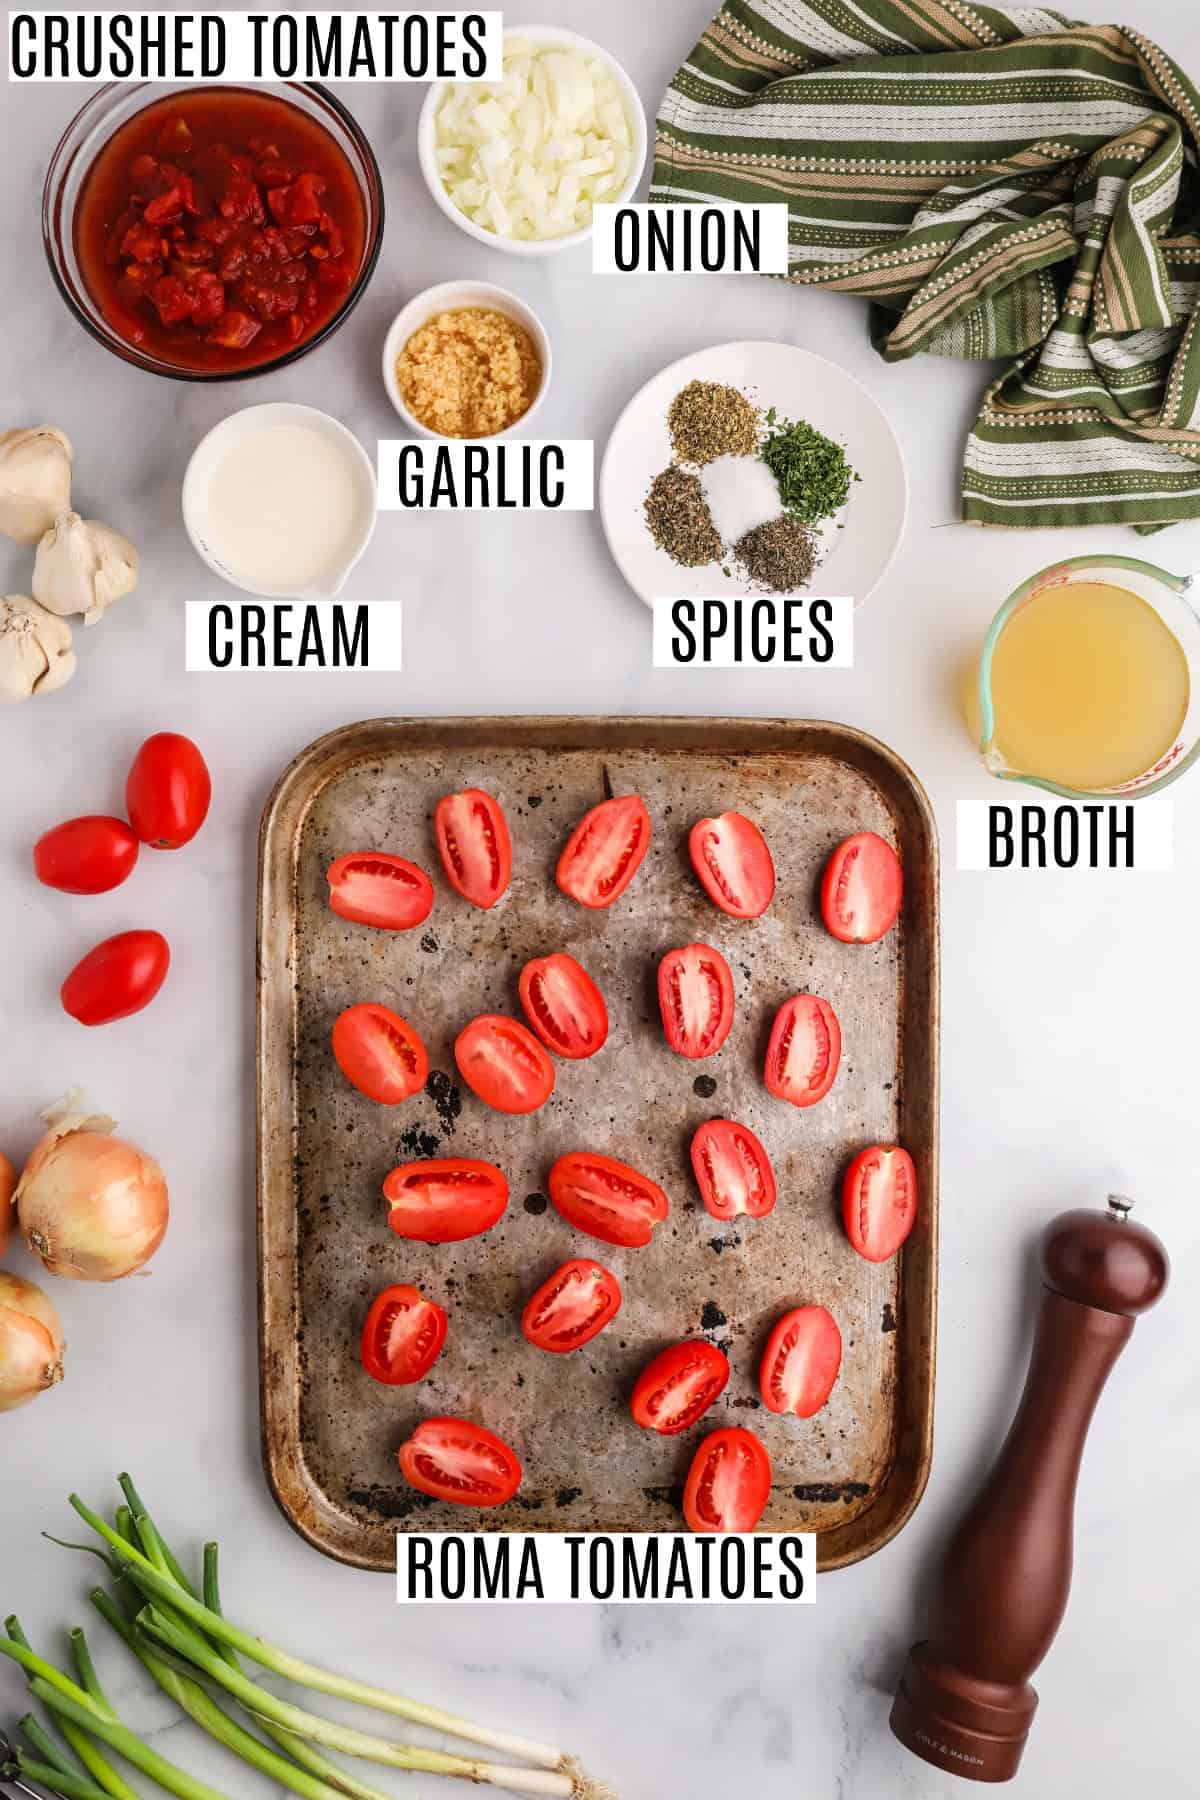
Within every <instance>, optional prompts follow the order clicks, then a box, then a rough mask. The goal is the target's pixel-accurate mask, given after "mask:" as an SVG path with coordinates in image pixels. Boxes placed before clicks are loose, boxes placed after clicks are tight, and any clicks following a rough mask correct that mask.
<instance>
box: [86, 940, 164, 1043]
mask: <svg viewBox="0 0 1200 1800" xmlns="http://www.w3.org/2000/svg"><path fill="white" fill-rule="evenodd" d="M170 964H171V950H170V946H169V945H168V943H167V940H166V938H165V937H164V936H163V935H162V933H161V931H119V932H118V933H117V935H116V937H110V938H105V939H104V942H103V943H101V944H97V945H96V947H95V949H94V950H89V951H88V953H87V955H86V956H85V957H84V958H83V959H82V961H81V962H77V963H76V964H75V967H74V968H73V969H72V970H71V973H70V974H69V975H68V976H67V979H66V980H65V981H64V982H63V984H62V988H61V991H60V998H61V1000H62V1003H63V1007H64V1010H65V1011H67V1012H69V1013H70V1015H71V1017H72V1018H73V1019H78V1020H79V1023H80V1024H81V1025H108V1024H111V1022H112V1021H113V1020H114V1019H127V1018H128V1017H129V1015H130V1014H131V1013H136V1012H141V1010H142V1008H143V1007H144V1006H149V1004H150V1002H151V1001H152V1000H153V998H154V996H155V994H157V992H158V990H159V988H160V987H161V986H162V984H163V982H164V981H165V980H166V979H167V970H168V968H169V967H170Z"/></svg>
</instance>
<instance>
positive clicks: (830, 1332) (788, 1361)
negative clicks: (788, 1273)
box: [758, 1306, 842, 1419]
mask: <svg viewBox="0 0 1200 1800" xmlns="http://www.w3.org/2000/svg"><path fill="white" fill-rule="evenodd" d="M841 1366H842V1334H841V1332H840V1331H839V1330H838V1324H837V1320H836V1319H835V1318H834V1316H833V1314H832V1313H831V1312H827V1311H826V1309H825V1308H824V1307H823V1306H797V1307H796V1308H794V1310H793V1311H792V1312H788V1313H784V1315H783V1317H782V1319H780V1320H778V1322H777V1323H776V1325H775V1328H774V1330H773V1331H772V1332H771V1335H770V1337H769V1338H768V1339H767V1347H766V1349H765V1351H764V1352H763V1359H762V1364H761V1366H760V1368H759V1372H758V1388H759V1392H760V1393H761V1395H762V1401H763V1405H764V1406H765V1407H766V1408H767V1410H768V1412H773V1413H795V1414H796V1416H797V1418H800V1419H811V1418H812V1416H813V1414H814V1413H818V1412H820V1410H821V1408H822V1407H823V1406H824V1404H825V1402H826V1401H827V1400H828V1398H829V1396H830V1394H831V1393H832V1392H833V1384H834V1382H835V1381H836V1380H837V1378H838V1370H839V1369H840V1368H841Z"/></svg>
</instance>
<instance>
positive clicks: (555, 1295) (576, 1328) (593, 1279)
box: [521, 1256, 621, 1356]
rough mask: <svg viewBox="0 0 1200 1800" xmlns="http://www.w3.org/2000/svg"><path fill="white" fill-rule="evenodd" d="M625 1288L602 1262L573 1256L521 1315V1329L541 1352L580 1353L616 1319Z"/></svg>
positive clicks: (541, 1288)
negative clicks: (575, 1351)
mask: <svg viewBox="0 0 1200 1800" xmlns="http://www.w3.org/2000/svg"><path fill="white" fill-rule="evenodd" d="M620 1310H621V1285H620V1283H619V1282H618V1280H617V1278H616V1276H615V1275H611V1274H610V1273H609V1271H608V1270H607V1269H606V1268H604V1267H603V1265H602V1264H601V1263H598V1262H592V1261H591V1259H590V1258H588V1257H582V1256H576V1257H572V1259H571V1261H570V1262H565V1263H564V1264H563V1265H562V1267H561V1268H560V1269H556V1270H555V1271H554V1273H553V1275H551V1277H550V1279H549V1280H548V1281H544V1282H543V1283H542V1285H541V1287H540V1288H539V1289H538V1291H537V1293H536V1294H534V1296H533V1298H532V1299H531V1300H530V1302H529V1304H528V1305H527V1306H526V1308H525V1311H524V1312H523V1313H522V1315H521V1330H522V1331H523V1332H524V1333H525V1336H526V1337H527V1338H528V1339H529V1342H530V1343H531V1344H533V1345H534V1347H535V1348H536V1349H538V1350H552V1351H554V1353H555V1354H556V1355H559V1356H562V1355H565V1354H566V1353H567V1352H568V1351H570V1350H578V1349H580V1348H581V1347H582V1346H583V1345H584V1344H590V1343H591V1341H592V1339H593V1338H594V1337H595V1336H596V1335H597V1334H598V1333H599V1332H601V1331H603V1330H604V1327H605V1326H606V1325H608V1324H610V1323H611V1321H612V1320H613V1319H615V1318H616V1316H617V1314H618V1312H619V1311H620Z"/></svg>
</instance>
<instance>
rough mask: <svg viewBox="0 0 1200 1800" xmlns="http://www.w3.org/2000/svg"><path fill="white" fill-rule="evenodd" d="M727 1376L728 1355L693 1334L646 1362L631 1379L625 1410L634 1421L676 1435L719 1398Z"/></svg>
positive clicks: (648, 1427) (651, 1429) (653, 1429)
mask: <svg viewBox="0 0 1200 1800" xmlns="http://www.w3.org/2000/svg"><path fill="white" fill-rule="evenodd" d="M728 1380H729V1358H728V1357H727V1356H726V1355H725V1352H724V1351H723V1350H718V1349H717V1346H716V1345H715V1344H710V1343H707V1342H706V1341H705V1339H704V1338H696V1339H695V1340H694V1341H692V1342H690V1343H686V1344H672V1345H671V1347H670V1349H669V1350H662V1351H660V1352H659V1354H658V1355H657V1356H656V1357H655V1358H654V1360H653V1362H649V1363H647V1364H646V1367H645V1368H644V1369H643V1370H642V1372H641V1374H640V1375H639V1376H638V1378H637V1381H636V1382H635V1383H634V1388H633V1393H632V1395H631V1396H630V1401H629V1410H630V1412H631V1413H632V1414H633V1422H634V1424H635V1425H641V1426H642V1427H643V1429H644V1430H646V1431H657V1432H658V1433H659V1435H660V1436H661V1437H676V1436H677V1435H678V1433H679V1432H681V1431H686V1430H687V1429H688V1427H689V1426H690V1425H694V1424H695V1423H696V1420H697V1419H699V1418H700V1417H701V1416H702V1415H703V1414H704V1413H706V1412H707V1411H708V1409H709V1407H710V1406H711V1405H712V1403H713V1401H714V1400H717V1399H719V1398H720V1396H721V1395H722V1394H723V1393H724V1391H725V1384H726V1382H727V1381H728Z"/></svg>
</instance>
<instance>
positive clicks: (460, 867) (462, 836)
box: [433, 788, 512, 912]
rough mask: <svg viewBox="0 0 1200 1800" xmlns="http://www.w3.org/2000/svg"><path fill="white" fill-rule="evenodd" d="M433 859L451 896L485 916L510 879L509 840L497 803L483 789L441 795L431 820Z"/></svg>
mask: <svg viewBox="0 0 1200 1800" xmlns="http://www.w3.org/2000/svg"><path fill="white" fill-rule="evenodd" d="M433 828H434V833H435V835H436V837H437V847H438V855H439V856H440V857H441V859H442V867H443V869H444V870H445V871H446V880H447V881H448V882H449V883H450V886H451V887H452V888H453V889H454V891H455V893H456V894H461V895H462V897H463V899H464V900H469V901H470V902H471V904H472V906H480V907H482V908H483V909H484V911H485V912H486V911H487V909H488V908H489V907H492V906H495V904H496V902H497V900H499V898H500V896H501V894H502V893H503V892H504V890H505V888H506V887H507V886H508V883H509V878H510V876H511V875H512V840H511V838H510V837H509V835H508V822H507V820H506V819H505V817H504V813H503V811H502V810H501V807H500V803H499V801H498V800H493V798H492V796H491V795H490V794H485V793H484V791H483V789H482V788H464V789H463V791H462V793H461V794H446V795H445V796H444V798H443V799H441V800H439V801H438V803H437V808H436V810H435V812H434V815H433Z"/></svg>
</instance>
